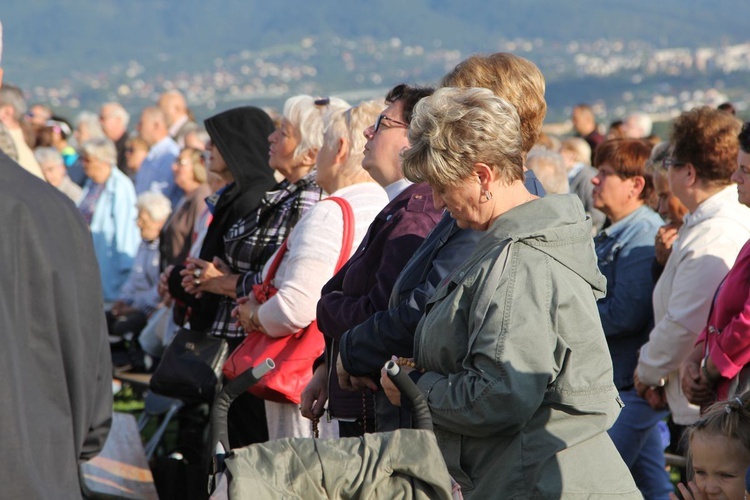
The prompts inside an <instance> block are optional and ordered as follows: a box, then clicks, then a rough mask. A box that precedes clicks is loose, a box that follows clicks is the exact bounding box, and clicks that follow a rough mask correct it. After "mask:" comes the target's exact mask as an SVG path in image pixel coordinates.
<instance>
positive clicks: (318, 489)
mask: <svg viewBox="0 0 750 500" xmlns="http://www.w3.org/2000/svg"><path fill="white" fill-rule="evenodd" d="M273 367H274V365H273V361H272V360H270V359H267V360H266V361H265V362H264V363H262V364H260V365H258V366H256V367H255V368H252V369H250V370H247V371H246V372H244V373H243V374H242V375H240V376H239V377H237V378H235V379H234V380H232V381H230V382H228V383H227V384H226V385H225V386H224V389H223V390H222V391H221V392H220V393H219V395H218V396H217V398H216V400H215V401H214V404H213V408H212V412H211V434H212V443H213V444H214V445H215V446H216V455H215V457H214V474H213V477H212V478H211V481H209V483H210V484H209V491H211V490H213V491H214V494H213V495H212V498H230V499H241V498H264V499H274V498H284V499H293V498H299V499H306V500H307V499H328V498H367V499H380V498H382V499H385V498H387V499H425V500H427V499H444V500H451V499H453V498H460V492H456V494H457V495H458V496H456V497H454V496H452V492H451V478H450V475H449V474H448V469H447V468H446V466H445V462H444V461H443V457H442V454H441V452H440V450H439V448H438V446H437V440H436V439H435V435H434V434H433V433H432V419H431V417H430V412H429V408H428V407H427V402H426V400H425V398H424V396H423V395H422V394H421V392H420V391H419V389H417V387H416V385H414V383H413V382H412V381H411V379H410V378H409V377H408V376H407V375H406V374H404V373H402V372H401V371H400V367H399V366H398V365H397V364H396V363H394V362H393V361H389V362H388V363H387V364H386V370H387V372H388V376H389V377H390V378H391V380H392V381H393V382H394V384H395V385H396V387H398V388H399V390H400V391H401V393H402V394H403V395H404V398H405V399H406V401H408V402H410V403H411V408H412V414H413V417H414V423H415V427H416V428H415V429H400V430H397V431H393V432H384V433H377V434H367V435H366V436H364V437H358V438H343V439H310V438H287V439H278V440H275V441H269V442H267V443H260V444H253V445H250V446H246V447H244V448H240V449H237V450H230V448H229V440H228V433H227V412H228V410H229V406H230V404H231V403H232V400H233V399H234V398H236V397H237V396H238V395H240V394H241V393H242V392H243V391H245V390H247V388H248V387H250V386H251V385H252V384H253V383H255V382H256V381H257V380H258V379H259V378H260V377H262V376H263V375H264V374H265V373H267V372H268V371H269V370H271V369H273Z"/></svg>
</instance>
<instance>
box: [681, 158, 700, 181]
mask: <svg viewBox="0 0 750 500" xmlns="http://www.w3.org/2000/svg"><path fill="white" fill-rule="evenodd" d="M683 168H685V169H686V171H685V185H686V186H694V185H695V183H696V181H697V180H698V173H697V172H696V171H695V167H694V166H693V164H692V163H688V164H686V165H685V166H684V167H683Z"/></svg>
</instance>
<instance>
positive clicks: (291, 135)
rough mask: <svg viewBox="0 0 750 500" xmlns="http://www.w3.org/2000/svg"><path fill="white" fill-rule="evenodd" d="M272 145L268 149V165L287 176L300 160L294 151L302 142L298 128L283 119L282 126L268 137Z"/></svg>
mask: <svg viewBox="0 0 750 500" xmlns="http://www.w3.org/2000/svg"><path fill="white" fill-rule="evenodd" d="M268 142H270V143H271V145H270V147H269V149H268V164H269V165H270V166H271V168H273V169H274V170H278V171H279V172H281V173H282V174H284V175H285V176H286V175H287V174H288V173H289V172H291V171H292V170H293V169H294V168H295V167H297V166H299V165H298V163H299V162H298V160H299V159H298V158H297V157H296V156H295V155H294V150H295V149H296V148H297V146H298V145H299V142H300V138H299V132H298V131H297V127H295V126H294V125H292V124H291V123H290V122H288V121H287V120H286V118H282V119H281V125H279V127H278V128H277V129H276V130H274V131H273V133H271V135H269V136H268Z"/></svg>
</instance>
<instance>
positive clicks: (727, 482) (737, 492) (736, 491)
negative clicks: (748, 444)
mask: <svg viewBox="0 0 750 500" xmlns="http://www.w3.org/2000/svg"><path fill="white" fill-rule="evenodd" d="M690 452H691V453H692V455H693V468H694V469H695V483H696V485H697V486H698V488H699V489H700V490H701V492H702V493H703V494H704V495H705V496H706V498H708V499H710V500H714V499H717V500H718V499H722V500H724V499H726V500H733V499H737V498H743V495H744V493H745V470H746V469H747V467H748V466H750V452H749V451H748V450H746V449H745V448H744V446H743V445H742V443H740V442H739V441H737V440H736V439H730V438H727V437H725V436H720V435H717V434H708V433H706V432H703V431H696V432H695V434H693V437H692V439H691V441H690Z"/></svg>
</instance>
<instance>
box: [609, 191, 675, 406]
mask: <svg viewBox="0 0 750 500" xmlns="http://www.w3.org/2000/svg"><path fill="white" fill-rule="evenodd" d="M663 223H664V221H662V219H661V217H659V215H658V214H657V213H656V212H654V211H653V210H651V208H649V207H647V206H645V205H644V206H642V207H640V208H638V209H637V210H635V211H634V212H632V213H631V214H630V215H628V216H627V217H625V218H624V219H622V220H620V221H618V222H616V223H614V224H612V225H611V226H609V227H608V228H606V229H604V230H603V231H602V232H600V233H599V234H598V235H597V236H596V238H594V244H595V248H596V256H597V259H598V261H599V270H600V271H601V272H602V274H603V275H604V276H605V277H606V278H607V295H606V296H605V297H604V298H602V299H600V300H599V301H598V302H597V306H598V308H599V316H600V317H601V320H602V327H603V329H604V335H605V336H606V337H607V344H608V345H609V351H610V354H611V355H612V364H613V366H614V377H615V386H616V387H617V389H618V390H621V391H622V390H627V389H629V388H630V387H632V385H633V372H634V371H635V367H636V365H637V364H638V349H639V348H640V347H641V345H643V344H644V343H645V342H646V341H647V340H648V334H649V332H650V331H651V328H652V327H653V322H654V320H653V317H654V313H653V306H652V303H651V294H652V293H653V290H654V279H653V276H652V274H651V263H652V261H653V260H654V238H655V236H656V232H657V231H658V230H659V227H660V226H661V225H662V224H663Z"/></svg>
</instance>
